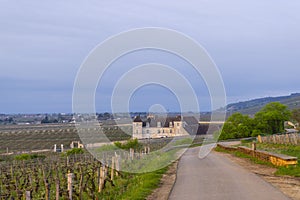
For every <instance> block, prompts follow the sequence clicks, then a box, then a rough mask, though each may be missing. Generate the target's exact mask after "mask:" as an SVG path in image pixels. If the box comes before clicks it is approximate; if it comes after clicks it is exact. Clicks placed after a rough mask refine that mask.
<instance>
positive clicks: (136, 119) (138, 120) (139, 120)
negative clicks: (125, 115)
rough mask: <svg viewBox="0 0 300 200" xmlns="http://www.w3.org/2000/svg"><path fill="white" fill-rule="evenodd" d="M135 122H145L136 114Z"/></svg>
mask: <svg viewBox="0 0 300 200" xmlns="http://www.w3.org/2000/svg"><path fill="white" fill-rule="evenodd" d="M133 122H143V121H142V119H141V117H140V116H136V117H135V118H134V120H133Z"/></svg>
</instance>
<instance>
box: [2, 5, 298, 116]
mask: <svg viewBox="0 0 300 200" xmlns="http://www.w3.org/2000/svg"><path fill="white" fill-rule="evenodd" d="M0 1H1V6H0V61H1V62H0V70H1V73H0V91H1V97H0V113H51V112H72V89H73V84H74V80H75V77H76V74H77V71H78V70H79V67H80V65H81V63H82V62H83V60H84V59H85V58H86V56H87V55H88V54H89V52H90V51H91V50H92V49H93V48H94V47H95V46H96V45H98V44H99V43H100V42H102V41H104V40H105V39H106V38H108V37H110V36H112V35H114V34H118V33H120V32H122V31H126V30H129V29H133V28H142V27H164V28H169V29H174V30H176V31H180V32H182V33H184V34H186V35H188V36H190V37H192V38H194V39H195V40H196V41H197V42H198V43H200V44H201V45H202V46H203V47H204V48H205V49H206V50H207V52H208V53H209V54H210V56H211V58H212V59H213V60H214V62H215V63H216V65H217V67H218V68H219V70H220V72H221V75H222V77H223V81H224V84H225V89H226V93H227V101H228V103H231V102H236V101H242V100H248V99H252V98H257V97H266V96H277V95H288V94H290V93H294V92H300V81H299V74H300V12H299V10H300V1H298V0H290V1H283V0H264V1H259V0H252V1H241V0H228V1H223V0H191V1H174V0H167V1H141V0H134V1H121V0H117V1H116V0H112V1H100V0H89V1H85V0H82V1H79V0H68V1H66V0H65V1H61V0H60V1H59V0H51V1H50V0H45V1H40V0H26V1H16V0H0ZM176 59H178V58H174V56H171V55H165V54H163V53H159V52H151V51H145V52H137V54H136V55H131V56H130V55H129V58H123V59H120V60H119V61H118V62H117V63H116V64H115V66H114V68H113V69H112V70H111V73H110V74H107V77H106V78H105V77H104V80H103V82H102V83H101V84H102V85H101V84H100V85H99V88H98V90H97V94H96V99H97V101H96V102H97V103H96V104H97V105H96V107H97V110H98V111H99V112H101V111H109V110H110V101H109V97H110V95H111V90H112V87H113V86H112V85H114V84H115V83H116V81H117V80H118V78H119V77H120V76H122V73H121V72H124V69H123V71H122V70H120V68H121V67H122V66H125V65H126V66H128V67H127V68H126V69H129V68H130V67H129V66H136V64H143V63H148V62H158V63H164V64H168V65H170V66H173V65H174V66H175V68H176V67H177V69H180V67H182V66H188V64H187V63H184V61H181V60H180V59H179V60H178V61H176V62H175V60H176ZM179 71H180V70H179ZM183 71H184V72H182V73H184V74H185V76H187V78H188V79H190V80H191V84H192V85H193V87H194V88H195V90H196V93H197V96H198V98H199V100H200V102H202V103H200V104H201V105H200V108H201V109H202V111H205V110H209V100H208V99H209V97H208V92H207V91H205V89H203V88H205V84H204V83H203V81H202V80H201V77H197V76H193V73H192V71H191V70H183ZM116 72H120V73H116ZM197 79H199V80H198V81H199V82H200V83H197ZM203 84H204V85H203ZM199 85H200V86H199ZM197 88H198V90H197ZM199 91H201V92H199ZM158 99H163V100H158ZM160 101H161V102H160ZM153 104H162V105H164V106H165V108H166V109H167V110H169V111H176V110H179V109H177V107H178V103H177V101H176V98H174V95H172V94H171V93H170V91H168V89H167V88H161V87H157V86H153V87H148V86H147V87H144V88H140V89H139V90H138V91H137V92H136V93H135V94H134V95H133V97H132V99H131V105H130V107H131V111H137V110H145V111H147V110H148V109H149V107H150V106H151V105H153Z"/></svg>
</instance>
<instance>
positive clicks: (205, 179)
mask: <svg viewBox="0 0 300 200" xmlns="http://www.w3.org/2000/svg"><path fill="white" fill-rule="evenodd" d="M198 153H199V148H192V149H189V150H187V151H186V152H185V154H184V155H183V156H182V157H181V159H180V161H179V165H178V171H177V180H176V183H175V185H174V188H173V190H172V192H171V194H170V198H169V199H170V200H186V199H187V200H194V199H195V200H196V199H197V200H202V199H203V200H287V199H289V198H288V197H286V196H285V195H284V194H283V193H281V192H280V191H279V190H278V189H276V188H275V187H273V186H272V185H271V184H269V183H267V182H266V181H264V180H263V179H261V178H260V177H259V176H257V175H255V174H253V173H251V172H249V171H247V170H246V169H244V168H243V167H241V166H239V165H237V164H235V163H234V162H232V161H231V160H229V159H228V158H226V157H223V156H222V155H220V154H218V153H215V152H211V153H210V154H209V155H208V156H207V157H205V158H204V159H200V158H199V157H198Z"/></svg>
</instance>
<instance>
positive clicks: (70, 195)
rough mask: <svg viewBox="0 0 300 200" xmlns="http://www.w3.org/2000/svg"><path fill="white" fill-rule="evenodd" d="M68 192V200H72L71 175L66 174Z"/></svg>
mask: <svg viewBox="0 0 300 200" xmlns="http://www.w3.org/2000/svg"><path fill="white" fill-rule="evenodd" d="M68 191H69V200H72V196H73V195H72V193H73V173H69V174H68Z"/></svg>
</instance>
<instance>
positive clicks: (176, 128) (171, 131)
mask: <svg viewBox="0 0 300 200" xmlns="http://www.w3.org/2000/svg"><path fill="white" fill-rule="evenodd" d="M196 123H197V122H196ZM132 126H133V134H132V137H133V138H137V139H145V138H162V137H175V136H185V135H189V133H188V132H187V130H186V128H187V126H188V123H187V122H186V121H183V120H182V119H181V116H176V117H166V118H163V117H158V116H153V115H149V116H148V117H147V119H144V120H142V119H141V117H140V116H136V117H135V118H134V120H133V124H132Z"/></svg>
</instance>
